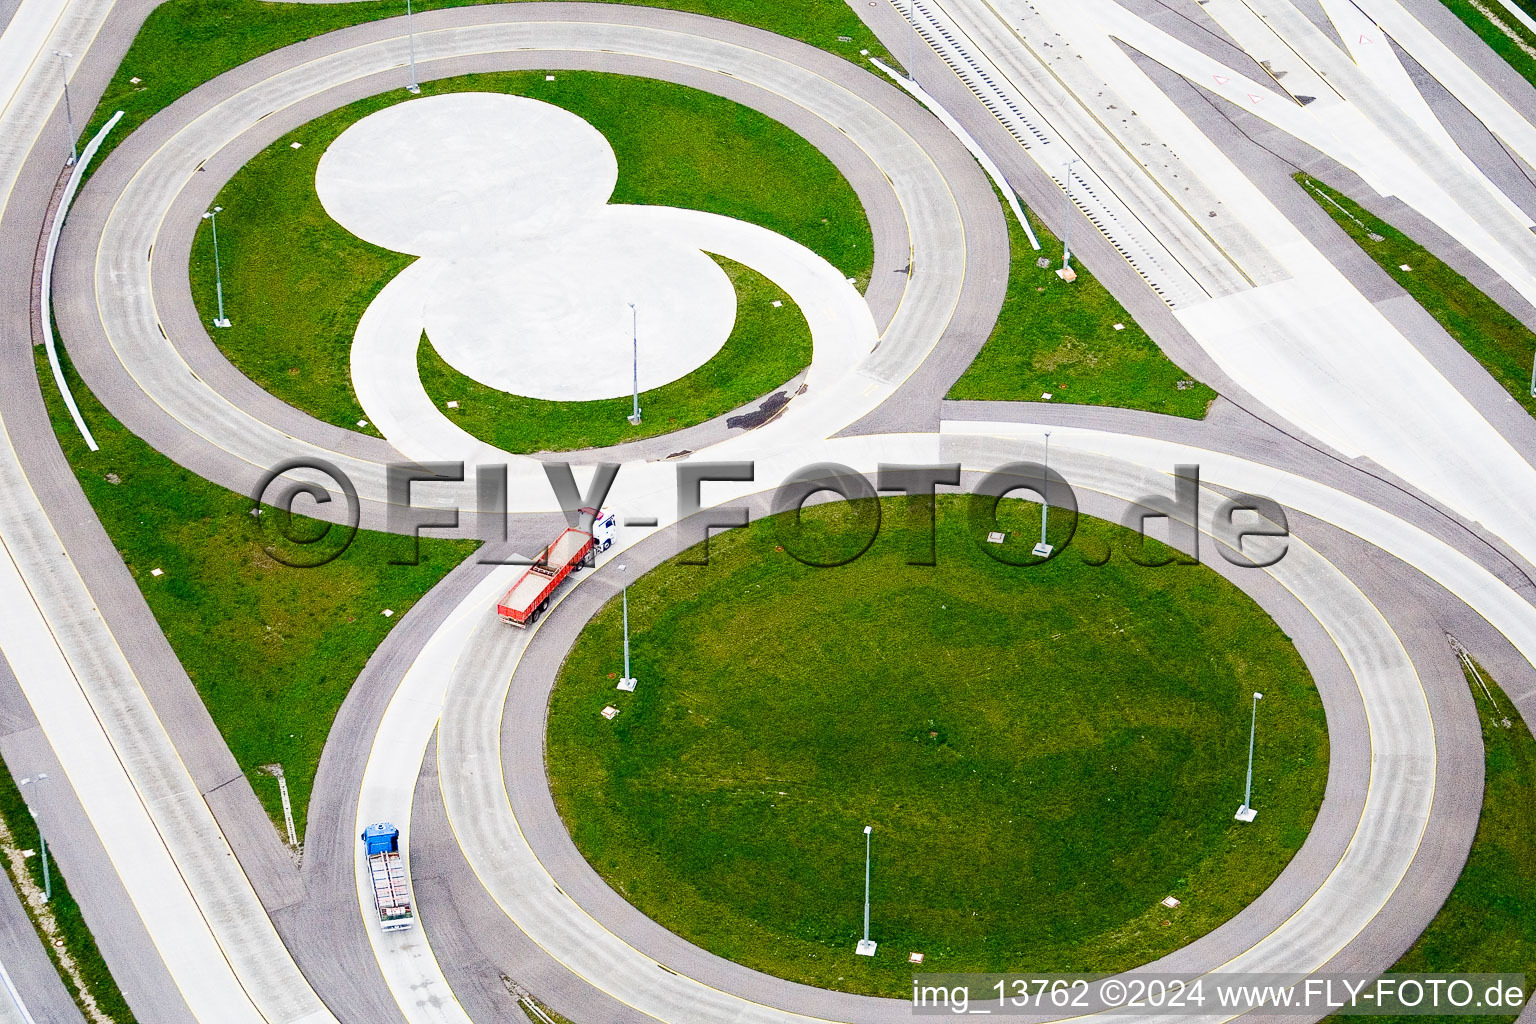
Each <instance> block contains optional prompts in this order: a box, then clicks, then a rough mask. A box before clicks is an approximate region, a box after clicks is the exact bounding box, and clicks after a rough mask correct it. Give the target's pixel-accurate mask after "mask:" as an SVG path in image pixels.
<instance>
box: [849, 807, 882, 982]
mask: <svg viewBox="0 0 1536 1024" xmlns="http://www.w3.org/2000/svg"><path fill="white" fill-rule="evenodd" d="M874 830H875V827H874V826H873V825H865V826H864V937H863V938H862V939H860V940H859V944H858V945H857V946H856V947H854V952H855V953H857V954H858V955H859V956H874V955H875V947H876V946H877V945H879V943H876V942H872V941H870V938H869V834H870V833H871V832H873V831H874Z"/></svg>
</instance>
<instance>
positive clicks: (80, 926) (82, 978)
mask: <svg viewBox="0 0 1536 1024" xmlns="http://www.w3.org/2000/svg"><path fill="white" fill-rule="evenodd" d="M44 784H45V785H46V784H47V783H44ZM53 785H60V783H53ZM40 848H41V836H40V833H39V832H38V825H37V822H36V821H35V820H34V819H33V817H32V814H31V812H30V811H28V809H27V803H26V800H25V799H24V798H23V797H22V795H21V790H20V789H19V788H18V787H17V785H16V780H15V779H13V778H12V777H11V773H10V772H9V771H8V770H6V769H5V768H4V767H3V766H0V859H3V860H4V861H5V871H6V874H7V875H9V876H10V879H11V884H12V885H13V886H15V888H16V895H17V896H19V897H20V898H21V904H22V906H23V907H25V908H26V911H27V917H28V918H30V919H31V921H32V927H33V928H34V929H36V930H37V937H38V938H39V939H40V940H41V941H42V943H43V948H44V949H46V950H47V951H48V957H49V959H50V960H52V961H53V966H54V968H55V969H56V970H57V971H58V972H59V978H60V980H61V981H63V982H64V987H65V988H66V989H67V990H68V991H69V994H70V996H71V997H73V998H74V1000H75V1005H76V1006H78V1007H79V1008H80V1013H81V1014H82V1015H83V1016H84V1017H85V1019H86V1020H87V1021H88V1022H90V1024H108V1022H115V1024H133V1022H134V1020H135V1018H134V1016H133V1012H132V1011H131V1010H129V1009H128V1002H127V1000H125V999H124V998H123V994H122V992H121V991H119V989H118V987H117V982H116V981H115V980H113V978H112V972H111V971H110V970H108V969H107V962H106V961H105V960H104V959H102V956H101V951H100V950H99V949H97V948H96V940H95V939H94V938H92V937H91V930H90V928H89V927H87V926H86V923H85V917H84V916H83V915H82V914H81V913H80V905H79V904H78V903H76V902H75V898H74V897H73V896H71V895H70V894H69V884H68V882H66V881H65V878H64V873H63V872H62V871H60V870H59V865H58V862H57V861H54V860H52V859H50V860H49V870H50V872H51V877H52V886H51V888H52V890H53V898H52V899H51V900H48V901H47V902H44V900H43V894H44V886H43V862H42V858H41V857H38V856H30V855H29V854H30V853H31V852H32V851H35V850H39V849H40Z"/></svg>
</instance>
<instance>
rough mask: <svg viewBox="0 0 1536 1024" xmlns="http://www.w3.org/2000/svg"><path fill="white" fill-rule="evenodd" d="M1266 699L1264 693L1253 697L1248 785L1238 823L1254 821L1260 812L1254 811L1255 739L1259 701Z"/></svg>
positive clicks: (1244, 792) (1238, 814)
mask: <svg viewBox="0 0 1536 1024" xmlns="http://www.w3.org/2000/svg"><path fill="white" fill-rule="evenodd" d="M1263 699H1264V695H1263V694H1262V693H1255V694H1254V695H1253V714H1252V717H1251V718H1250V720H1249V723H1248V785H1247V786H1246V787H1245V788H1244V789H1243V806H1241V807H1239V808H1238V809H1237V813H1236V814H1235V815H1233V817H1234V818H1236V819H1237V820H1238V821H1252V820H1253V819H1254V818H1256V817H1258V815H1259V812H1258V811H1256V810H1254V809H1253V739H1254V736H1255V735H1256V734H1257V733H1258V729H1259V701H1261V700H1263Z"/></svg>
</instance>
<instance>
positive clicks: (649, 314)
mask: <svg viewBox="0 0 1536 1024" xmlns="http://www.w3.org/2000/svg"><path fill="white" fill-rule="evenodd" d="M432 262H433V263H434V264H436V265H437V269H436V272H435V273H433V274H432V275H431V281H430V282H429V283H428V284H427V285H426V292H427V294H426V295H425V296H424V297H423V298H424V301H425V305H424V308H423V311H422V313H423V326H424V327H425V328H426V331H427V337H428V338H430V339H431V341H432V345H433V347H434V348H436V349H437V351H438V354H439V355H441V356H442V357H443V359H444V360H446V361H447V363H448V364H449V365H450V366H452V367H453V368H454V369H456V370H458V371H459V372H460V373H462V374H464V375H466V376H468V377H472V378H474V379H475V380H477V381H479V382H480V383H482V384H488V385H490V386H491V387H494V388H497V389H499V390H501V391H508V392H512V393H513V394H519V395H528V396H530V397H533V398H544V399H550V400H564V401H587V400H590V399H596V398H614V397H618V396H621V395H628V394H629V393H630V391H631V389H632V388H633V386H634V375H635V372H636V371H635V365H636V364H635V362H634V360H635V359H638V372H639V384H640V390H641V391H647V390H650V389H651V388H656V387H660V386H661V385H663V384H667V383H670V382H671V381H674V380H677V379H678V378H680V377H685V376H687V375H688V374H689V373H691V372H692V371H693V370H695V369H697V368H699V367H700V366H703V365H704V364H705V363H707V362H709V360H710V359H712V358H713V357H714V356H715V354H716V353H718V352H719V351H720V349H721V347H722V346H723V345H724V344H725V342H726V339H727V338H729V337H730V335H731V328H732V327H733V326H734V325H735V323H736V290H735V288H734V287H733V286H732V285H731V281H730V278H728V277H727V276H726V275H725V271H723V270H721V269H720V265H719V264H718V263H716V262H715V261H714V260H712V259H710V258H709V257H708V256H707V255H705V254H704V253H702V252H700V251H699V250H698V249H695V248H691V247H688V246H683V245H679V244H678V243H677V242H676V241H675V239H673V238H672V237H669V235H668V234H667V233H666V232H665V231H664V230H644V229H636V228H634V227H633V226H632V225H630V224H620V223H619V222H618V221H616V220H615V219H614V218H612V217H608V216H603V217H599V218H594V219H593V220H589V221H585V222H583V223H582V224H581V225H580V226H579V227H576V228H573V229H572V230H570V231H568V232H566V233H565V234H564V237H562V238H559V239H550V240H549V241H548V243H546V244H540V245H538V246H533V245H526V246H518V247H516V248H514V249H511V250H508V251H506V252H504V253H502V254H499V255H496V256H487V257H483V258H464V259H452V260H433V261H432ZM631 302H633V303H634V304H635V309H634V310H633V319H632V318H631V312H632V311H631V310H630V308H629V304H630V303H631ZM636 337H638V344H636V342H635V338H636ZM632 347H633V349H634V351H635V352H637V353H638V355H637V356H634V355H632V352H631V349H632Z"/></svg>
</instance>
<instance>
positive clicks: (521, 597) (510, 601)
mask: <svg viewBox="0 0 1536 1024" xmlns="http://www.w3.org/2000/svg"><path fill="white" fill-rule="evenodd" d="M591 552H592V534H590V533H588V532H587V531H586V530H578V529H575V528H574V527H572V528H570V529H567V530H565V531H563V532H562V533H561V534H560V536H558V537H556V538H555V542H554V543H553V544H551V545H550V546H549V547H547V548H545V549H544V550H543V551H542V552H540V553H539V557H538V559H537V563H536V564H534V565H530V566H529V567H528V568H526V569H524V570H523V574H522V575H521V576H519V577H518V578H517V582H516V583H514V584H512V586H511V588H510V589H509V590H508V591H507V592H506V594H504V595H503V596H502V598H501V600H500V601H498V602H496V614H498V615H500V616H501V621H503V622H510V623H511V624H512V625H514V626H517V627H518V628H520V629H527V628H528V626H529V625H531V624H532V623H535V622H537V621H539V616H540V615H542V614H543V613H544V609H545V608H548V607H549V599H550V598H551V597H553V596H554V593H555V591H556V590H557V589H558V588H559V586H560V584H561V583H563V582H565V578H566V577H567V576H569V575H570V574H571V572H572V571H574V570H575V569H576V568H577V567H578V566H580V565H581V563H583V562H585V561H586V559H587V556H588V555H589V554H590V553H591Z"/></svg>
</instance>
